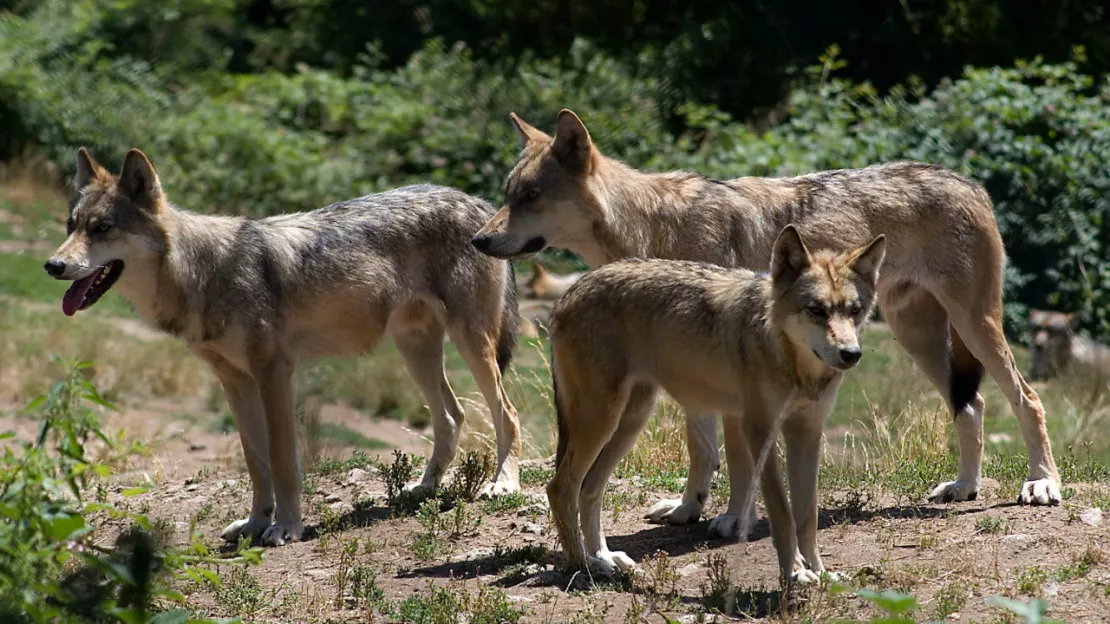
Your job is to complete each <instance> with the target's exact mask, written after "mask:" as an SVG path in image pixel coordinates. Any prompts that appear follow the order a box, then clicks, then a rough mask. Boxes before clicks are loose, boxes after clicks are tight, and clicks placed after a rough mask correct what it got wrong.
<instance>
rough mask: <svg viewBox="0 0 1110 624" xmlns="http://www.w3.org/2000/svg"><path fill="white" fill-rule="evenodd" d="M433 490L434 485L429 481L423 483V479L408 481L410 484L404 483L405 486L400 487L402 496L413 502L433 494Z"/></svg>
mask: <svg viewBox="0 0 1110 624" xmlns="http://www.w3.org/2000/svg"><path fill="white" fill-rule="evenodd" d="M435 491H436V486H435V485H433V484H429V483H424V482H423V481H417V482H416V483H410V484H408V485H406V486H405V487H403V488H401V494H402V495H403V496H405V497H407V498H409V499H410V500H412V501H415V502H420V501H422V500H424V499H425V498H428V497H429V496H431V495H432V494H434V493H435Z"/></svg>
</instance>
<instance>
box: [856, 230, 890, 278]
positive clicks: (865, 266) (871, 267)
mask: <svg viewBox="0 0 1110 624" xmlns="http://www.w3.org/2000/svg"><path fill="white" fill-rule="evenodd" d="M853 255H854V257H853V258H852V260H851V262H849V264H848V266H850V267H851V268H852V270H853V271H855V272H856V275H861V276H863V277H866V278H867V279H869V280H871V281H872V282H874V281H876V280H878V277H879V267H880V266H882V264H883V258H885V257H886V235H885V234H879V235H878V236H876V237H875V238H874V239H873V240H872V241H871V242H870V243H867V244H866V245H864V246H863V247H861V248H859V249H857V250H856V253H855V254H853Z"/></svg>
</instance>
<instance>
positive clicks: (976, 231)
mask: <svg viewBox="0 0 1110 624" xmlns="http://www.w3.org/2000/svg"><path fill="white" fill-rule="evenodd" d="M511 118H512V121H513V123H514V125H515V127H516V129H517V132H518V134H519V135H520V137H521V139H522V143H523V148H522V150H521V153H520V157H519V160H518V161H517V163H516V165H515V166H514V167H513V169H512V171H511V172H510V173H509V175H508V178H507V180H506V184H505V201H504V205H503V206H502V207H501V209H500V210H498V212H497V214H496V215H494V217H493V218H492V219H490V221H489V222H488V223H486V225H485V226H484V227H482V229H481V230H480V231H479V232H478V233H477V234H476V235H475V237H474V245H475V246H476V247H478V249H480V250H481V251H483V252H485V253H487V254H489V255H492V256H494V257H498V258H516V257H523V256H527V255H529V254H534V253H536V252H539V251H540V250H542V249H544V248H546V247H562V248H566V249H569V250H571V251H573V252H575V253H577V254H579V255H581V256H582V257H583V258H584V259H585V261H586V263H587V264H588V265H589V266H590V267H592V268H596V267H599V266H602V265H604V264H606V263H608V262H612V261H614V260H617V259H620V258H629V257H641V258H672V259H682V260H694V261H701V262H709V263H712V264H717V265H720V266H725V267H743V268H748V269H753V270H759V269H763V268H766V267H767V266H768V264H769V262H770V260H771V249H772V245H773V242H774V240H775V237H776V236H777V234H778V232H779V231H781V230H782V228H783V227H784V226H785V225H786V224H787V223H793V224H795V225H796V226H797V228H798V230H799V231H800V232H801V233H802V235H803V236H805V238H806V240H807V241H810V242H811V244H812V245H814V246H817V247H820V248H827V249H849V248H853V247H857V246H859V245H862V244H863V243H865V242H866V241H868V240H870V239H871V238H873V237H874V236H875V235H877V234H886V236H887V239H888V241H887V245H888V248H887V255H888V257H887V261H886V267H885V269H884V271H883V277H882V279H881V280H880V282H879V285H878V289H879V304H878V305H879V308H880V309H881V311H882V315H883V318H884V319H885V321H886V322H887V323H888V324H889V325H890V328H891V330H892V331H893V332H894V335H895V337H896V338H897V340H898V342H899V343H900V344H901V345H902V346H903V347H904V348H905V349H906V350H907V351H908V352H909V354H910V355H911V356H912V357H913V359H914V361H915V362H916V364H917V365H918V367H919V368H920V369H921V370H922V371H924V373H925V375H926V376H927V377H928V378H929V380H930V381H931V382H932V383H933V384H934V385H935V386H936V387H937V388H938V389H939V390H940V391H941V395H942V396H944V397H945V398H946V399H947V402H948V406H949V409H950V410H951V412H952V414H953V418H954V422H955V428H956V432H957V439H958V441H959V449H960V462H959V470H958V473H957V474H956V479H955V480H954V481H948V482H944V483H941V484H939V485H937V486H936V487H935V488H934V489H933V491H932V492H931V494H930V495H929V498H930V499H931V500H936V501H961V500H971V499H974V498H976V497H977V496H978V493H979V484H980V470H981V462H982V455H983V408H984V402H983V398H982V396H981V395H980V394H979V392H978V388H979V385H980V383H981V381H982V377H983V372H984V369H985V371H986V372H987V373H989V374H990V376H991V377H992V378H993V379H994V380H995V381H996V382H997V383H998V385H999V387H1000V388H1001V389H1002V391H1003V393H1004V394H1005V395H1006V397H1007V399H1008V400H1009V402H1010V405H1011V407H1012V409H1013V412H1014V414H1015V415H1016V416H1017V419H1018V422H1019V424H1020V426H1021V430H1022V433H1023V437H1024V439H1025V445H1026V448H1027V449H1028V453H1029V474H1028V478H1027V480H1026V481H1025V483H1024V484H1023V485H1022V488H1021V491H1020V493H1019V496H1018V500H1019V501H1020V502H1022V503H1030V504H1057V503H1059V501H1060V478H1059V475H1058V472H1057V469H1056V463H1055V460H1054V459H1053V456H1052V449H1051V447H1050V445H1049V440H1048V434H1047V432H1046V430H1045V423H1044V408H1043V407H1042V405H1041V401H1040V398H1039V397H1038V396H1037V393H1036V392H1035V391H1034V390H1033V389H1032V388H1031V387H1030V386H1029V384H1027V383H1026V382H1025V380H1024V379H1023V378H1022V376H1021V373H1020V371H1019V370H1018V368H1017V365H1016V363H1015V362H1014V358H1013V355H1012V353H1011V351H1010V347H1009V345H1008V344H1007V342H1006V338H1005V336H1004V335H1003V332H1002V272H1003V266H1004V263H1005V254H1004V248H1003V245H1002V237H1001V235H1000V234H999V232H998V226H997V224H996V223H995V220H994V214H993V211H992V206H991V201H990V198H989V197H988V195H987V193H986V191H985V190H984V189H983V188H982V186H980V185H979V184H976V183H975V182H973V181H971V180H968V179H966V178H964V177H962V176H960V175H958V174H956V173H955V172H952V171H950V170H947V169H944V168H942V167H938V166H934V165H928V164H923V163H914V162H898V163H889V164H881V165H873V166H869V167H865V168H862V169H846V170H836V171H825V172H820V173H813V174H809V175H802V176H797V177H789V178H762V177H745V178H737V179H733V180H723V181H722V180H713V179H709V178H706V177H705V176H703V175H700V174H697V173H690V172H684V171H678V172H670V173H659V174H653V173H644V172H641V171H637V170H636V169H633V168H631V167H629V166H627V165H625V164H624V163H621V162H619V161H617V160H614V159H612V158H608V157H606V156H605V155H603V154H602V153H601V152H600V151H599V150H598V149H597V147H596V146H595V145H594V143H593V141H592V140H591V138H590V134H589V132H588V131H587V129H586V126H585V125H584V124H583V123H582V121H581V120H580V119H579V118H578V117H577V116H576V115H575V114H574V113H573V112H571V111H569V110H563V111H562V112H560V113H559V116H558V120H557V124H556V132H555V136H554V138H553V137H551V136H549V135H547V134H546V133H544V132H541V131H540V130H538V129H536V128H534V127H532V126H531V125H529V124H527V123H526V122H524V121H523V120H522V119H520V118H519V117H517V116H516V115H511ZM729 423H730V420H729V419H725V421H724V424H725V427H726V428H727V427H729V426H731V425H730V424H729ZM687 436H688V444H689V448H690V457H691V465H690V474H689V479H688V480H687V485H686V491H685V492H684V493H683V496H682V499H681V501H662V502H660V503H659V504H658V505H657V506H656V508H655V509H653V510H652V513H651V514H650V515H651V517H652V519H654V520H657V521H666V522H671V523H682V522H689V521H693V520H696V519H697V518H698V517H699V516H700V514H701V511H702V509H703V505H704V502H705V499H706V498H707V497H708V495H709V484H710V479H711V478H712V474H713V471H714V470H716V469H717V467H718V454H717V442H716V423H715V421H714V420H713V418H712V417H711V416H706V415H700V414H695V415H691V414H687ZM736 437H737V435H727V436H726V445H727V444H728V440H729V439H735V438H736ZM726 450H727V449H726ZM729 453H730V457H731V455H732V454H733V452H732V451H729ZM742 453H743V449H740V450H737V451H736V454H737V455H740V454H742ZM746 465H750V461H749V462H745V466H746ZM745 466H737V465H734V462H732V461H729V470H730V474H731V476H732V478H733V480H734V481H736V480H737V478H738V475H737V474H735V471H737V470H739V471H741V472H740V474H741V475H742V474H743V471H744V470H745V469H746V467H745ZM741 480H744V479H742V478H741ZM734 503H735V501H734ZM713 526H716V527H721V526H725V524H720V523H719V524H717V525H711V527H713Z"/></svg>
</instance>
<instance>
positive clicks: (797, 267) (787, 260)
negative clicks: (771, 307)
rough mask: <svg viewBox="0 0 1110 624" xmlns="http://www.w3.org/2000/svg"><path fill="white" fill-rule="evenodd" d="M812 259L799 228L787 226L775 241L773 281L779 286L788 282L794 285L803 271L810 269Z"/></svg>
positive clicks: (772, 259)
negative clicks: (783, 282)
mask: <svg viewBox="0 0 1110 624" xmlns="http://www.w3.org/2000/svg"><path fill="white" fill-rule="evenodd" d="M809 264H810V257H809V250H808V249H806V244H805V243H804V242H802V236H801V234H798V228H796V227H794V226H793V224H791V225H787V226H786V227H784V228H783V229H782V232H779V237H778V238H777V239H775V250H774V252H773V253H772V254H771V281H772V282H774V283H776V284H779V283H780V282H782V280H788V282H787V284H792V283H793V282H794V280H795V279H797V277H798V276H799V275H801V274H802V271H805V270H806V269H807V268H809Z"/></svg>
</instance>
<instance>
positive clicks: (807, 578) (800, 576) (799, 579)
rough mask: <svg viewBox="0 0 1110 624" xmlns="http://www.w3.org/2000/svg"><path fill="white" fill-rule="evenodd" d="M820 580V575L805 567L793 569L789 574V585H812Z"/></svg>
mask: <svg viewBox="0 0 1110 624" xmlns="http://www.w3.org/2000/svg"><path fill="white" fill-rule="evenodd" d="M820 582H821V577H820V576H818V574H817V573H816V572H814V571H813V570H808V569H806V568H802V569H801V570H798V569H795V570H794V572H792V573H791V574H790V584H791V585H813V584H815V583H820Z"/></svg>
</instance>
